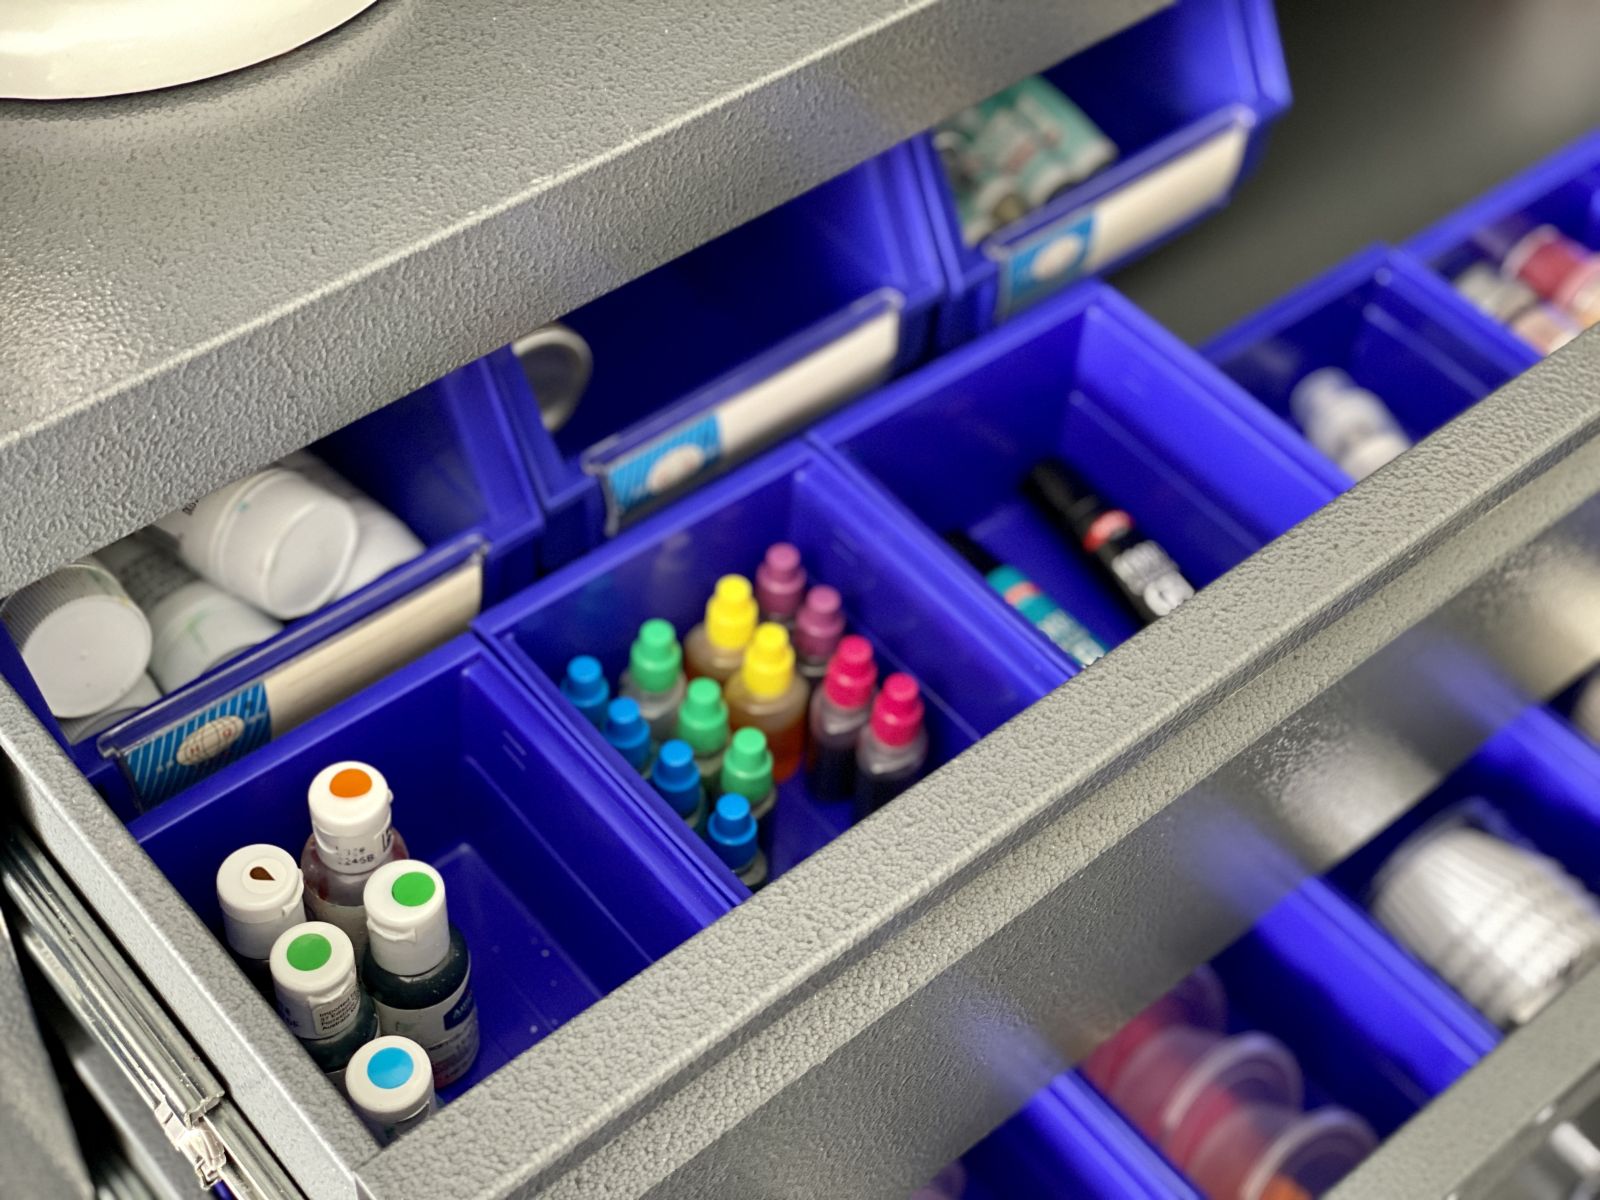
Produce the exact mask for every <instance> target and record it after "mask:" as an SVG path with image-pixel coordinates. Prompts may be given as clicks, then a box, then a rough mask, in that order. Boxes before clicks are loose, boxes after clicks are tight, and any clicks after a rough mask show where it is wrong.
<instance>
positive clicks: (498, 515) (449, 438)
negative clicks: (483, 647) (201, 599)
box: [0, 363, 544, 819]
mask: <svg viewBox="0 0 1600 1200" xmlns="http://www.w3.org/2000/svg"><path fill="white" fill-rule="evenodd" d="M310 449H311V450H313V451H314V452H315V453H316V454H317V455H319V456H320V457H322V458H323V459H324V460H326V461H327V462H328V463H329V464H330V465H331V466H333V467H334V468H335V469H337V470H338V471H339V472H340V473H341V474H344V475H345V476H346V477H347V478H349V479H350V480H351V482H353V483H355V484H356V485H357V486H359V487H361V488H362V489H363V490H364V491H366V492H367V493H368V494H369V495H371V496H372V497H373V498H374V499H376V500H377V501H378V502H379V503H381V504H383V505H384V507H386V508H388V509H389V510H390V511H391V512H393V513H394V514H395V515H396V516H398V517H399V518H400V519H401V520H402V521H404V522H405V523H406V524H407V525H408V526H409V527H410V528H411V530H412V532H414V533H415V534H416V535H417V537H418V538H419V539H420V540H421V541H422V542H423V543H424V544H425V545H426V546H427V550H426V551H425V553H424V554H423V555H422V556H421V557H420V558H418V559H416V560H414V561H413V562H411V563H408V564H406V565H405V566H403V567H400V568H397V569H396V570H394V571H392V572H390V573H389V574H387V575H385V576H384V577H382V578H381V579H378V580H375V581H374V582H372V583H371V584H368V585H367V586H366V587H364V588H362V589H361V590H360V591H358V592H355V593H353V594H352V595H350V596H347V597H345V598H344V599H342V600H339V601H336V602H335V603H333V604H330V605H328V606H327V607H325V608H323V609H321V610H320V611H318V612H315V613H312V614H311V615H309V616H306V617H302V618H300V619H299V620H296V621H292V622H290V623H289V624H288V625H287V627H286V628H285V629H284V631H283V632H282V633H281V634H279V635H278V636H277V637H274V638H272V639H271V640H270V641H267V642H264V643H262V644H261V645H260V646H257V647H255V648H254V649H252V650H250V651H249V652H247V653H246V654H244V655H241V656H239V657H238V658H235V659H232V660H230V661H229V662H228V663H226V664H224V665H222V666H220V667H218V668H217V669H215V670H213V671H211V672H208V673H207V674H206V675H204V676H202V677H201V678H200V679H197V680H195V681H194V682H193V683H191V684H189V685H188V686H186V687H184V688H181V689H179V690H178V691H176V692H173V693H170V694H169V695H167V696H165V697H163V699H162V700H161V702H160V703H159V704H157V705H152V706H151V707H150V708H148V709H146V710H145V711H144V712H143V713H141V714H138V715H136V716H134V717H131V718H129V719H127V720H125V721H123V722H122V723H121V724H120V725H118V726H117V727H115V728H113V729H110V730H107V731H104V732H102V733H101V734H99V735H97V736H96V737H94V738H92V739H86V740H84V741H82V742H80V743H79V744H77V745H76V746H70V747H68V749H69V752H70V754H71V755H72V758H73V761H74V762H75V763H76V764H77V766H78V767H79V769H80V770H82V771H83V772H84V774H85V775H86V776H88V778H89V781H90V782H91V783H92V784H94V786H95V787H96V788H98V789H99V790H100V792H101V793H102V794H103V795H104V796H105V797H106V799H107V800H108V802H109V803H110V804H111V806H112V807H113V809H115V810H116V811H117V812H118V813H119V814H120V815H121V816H122V817H123V818H124V819H127V818H129V817H131V816H132V815H133V813H134V812H136V811H138V810H139V809H140V808H142V807H148V806H150V805H151V804H154V803H157V802H159V801H160V800H162V799H165V797H166V795H168V794H170V790H171V789H173V788H175V787H177V786H179V785H180V784H182V783H185V782H187V781H190V780H192V779H194V778H198V777H199V776H200V775H202V774H204V773H205V772H206V771H208V770H215V769H217V768H218V767H221V766H223V765H225V764H226V763H228V762H230V761H232V760H233V759H235V758H237V757H239V756H240V755H242V754H244V753H246V752H248V751H249V750H250V749H252V748H253V747H255V746H257V745H259V744H260V743H261V742H262V741H264V740H266V739H267V738H268V737H270V735H271V723H272V714H271V712H270V700H269V698H268V694H267V689H264V688H263V687H262V682H261V681H262V679H263V677H264V676H265V675H266V674H267V673H268V672H270V671H272V670H273V669H274V668H276V667H279V666H281V665H283V664H285V663H287V662H289V661H290V660H291V659H293V658H296V657H297V656H299V655H301V654H303V653H305V652H306V651H308V650H311V649H313V648H314V647H317V646H320V645H322V644H324V643H326V642H328V641H329V640H331V639H333V638H335V637H337V636H339V635H340V634H342V633H344V632H345V631H347V630H349V629H350V628H351V627H352V626H354V625H356V624H357V623H359V622H361V621H362V620H364V619H366V618H368V617H370V616H372V615H374V614H375V613H377V612H379V611H381V610H383V609H385V608H387V607H389V606H390V605H392V604H394V603H396V602H397V601H399V600H401V599H403V598H405V597H406V596H408V595H410V594H412V593H413V592H415V591H417V590H418V589H420V588H422V587H424V586H426V585H427V584H430V583H432V582H433V581H435V580H437V579H439V578H440V577H441V576H443V575H445V574H446V573H447V572H449V571H451V570H452V569H454V568H456V567H459V566H460V565H462V564H463V563H466V562H468V561H469V560H472V559H474V558H476V559H477V560H478V561H479V563H480V564H481V569H482V600H483V601H487V602H493V601H495V600H497V599H499V598H500V597H502V596H505V595H508V594H510V593H511V592H513V591H515V590H516V589H517V588H520V587H523V586H525V585H526V584H527V583H528V582H530V581H531V580H532V579H533V577H534V568H535V564H536V559H537V547H538V542H539V538H540V535H541V534H542V532H543V528H544V520H543V517H542V515H541V514H540V511H539V508H538V505H537V503H536V501H535V499H534V494H533V484H532V482H531V480H530V479H529V478H528V476H527V473H526V471H525V470H524V468H523V465H522V462H521V459H520V458H519V456H518V455H517V454H516V453H515V452H514V450H513V449H512V439H511V433H510V428H509V426H508V424H507V421H506V418H505V413H504V411H503V409H502V407H501V405H500V401H499V399H498V397H497V396H496V395H495V394H494V389H493V388H492V387H491V386H490V383H489V377H488V373H487V371H486V369H485V368H484V366H483V365H482V364H481V363H472V364H469V365H468V366H466V367H463V368H461V369H460V370H458V371H454V372H452V373H451V374H449V375H447V376H445V377H444V378H443V379H440V380H438V381H436V382H434V383H432V384H430V385H428V386H427V387H424V388H421V389H419V390H418V391H416V392H413V393H411V394H410V395H408V396H405V397H403V398H401V399H399V400H396V401H395V402H394V403H392V404H390V405H387V406H386V407H384V408H382V409H379V410H378V411H377V412H375V413H372V414H370V415H368V416H366V417H363V418H362V419H360V420H358V421H356V422H354V423H353V424H351V425H348V426H346V427H345V428H344V429H341V430H339V431H338V432H337V433H334V434H331V435H330V436H328V437H326V438H324V439H322V440H321V441H319V442H317V443H315V444H314V445H312V446H311V447H310ZM0 673H3V674H4V675H5V676H6V678H7V680H8V681H9V682H10V683H11V684H12V686H13V687H16V688H17V689H18V691H19V692H20V693H21V695H22V696H23V697H24V699H25V700H27V702H28V703H29V705H30V706H31V707H32V709H33V711H34V712H35V713H36V714H37V715H38V716H39V718H40V720H41V721H43V723H44V724H45V726H46V728H48V729H50V730H51V731H52V732H54V733H55V734H56V736H57V738H58V739H60V740H61V741H62V744H63V745H66V741H65V739H64V737H62V734H61V729H60V723H59V722H58V721H56V719H55V718H53V717H52V716H50V713H49V710H48V708H47V707H46V706H45V704H44V701H43V698H42V697H41V696H40V695H39V692H38V689H37V688H36V687H35V686H34V683H33V680H32V678H31V677H30V676H29V675H28V672H27V670H26V668H25V667H24V666H23V665H22V658H21V655H20V654H19V653H18V651H17V649H16V646H15V645H14V644H13V643H12V642H11V639H10V638H7V637H3V636H0ZM235 713H237V714H243V715H244V717H245V721H246V725H247V730H248V731H247V733H246V735H245V736H242V737H240V738H238V739H237V740H236V741H235V742H233V743H232V744H231V745H230V746H229V748H228V750H227V751H226V752H224V753H220V754H218V755H217V756H216V757H214V758H212V759H209V760H207V761H206V762H204V763H202V764H195V765H193V766H189V767H184V768H182V769H181V770H174V769H172V765H171V763H170V762H166V763H162V762H158V761H156V759H155V758H152V759H151V765H150V771H149V775H148V776H146V775H144V774H143V773H142V772H141V771H136V770H132V769H125V768H124V766H123V765H122V764H123V762H124V761H125V760H126V759H127V758H128V757H129V756H130V753H131V752H132V751H135V750H136V749H137V748H138V747H140V746H141V745H142V744H145V743H152V744H153V742H154V740H155V739H159V738H160V737H161V736H163V735H165V734H167V733H169V732H170V731H172V730H174V729H178V730H182V731H184V732H190V731H193V730H195V729H198V728H200V727H202V726H204V725H206V724H208V723H209V722H211V721H213V720H214V719H215V718H216V717H218V716H221V715H224V714H235ZM172 742H173V744H174V745H176V744H177V742H178V738H177V737H173V738H172Z"/></svg>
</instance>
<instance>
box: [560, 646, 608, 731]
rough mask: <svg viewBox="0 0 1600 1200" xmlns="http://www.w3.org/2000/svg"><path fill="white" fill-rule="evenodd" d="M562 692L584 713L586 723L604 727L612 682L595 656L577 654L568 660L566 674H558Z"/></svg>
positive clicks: (600, 727) (573, 705) (599, 727)
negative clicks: (609, 681) (609, 682)
mask: <svg viewBox="0 0 1600 1200" xmlns="http://www.w3.org/2000/svg"><path fill="white" fill-rule="evenodd" d="M561 694H562V695H563V696H565V697H566V698H567V700H568V701H569V702H570V703H571V704H572V707H573V708H575V709H577V710H578V711H579V712H580V713H582V714H583V717H584V720H586V721H588V722H589V724H591V725H593V726H594V727H595V728H596V729H604V728H605V727H606V705H607V704H609V703H611V685H610V684H608V683H607V682H606V673H605V671H603V670H602V669H601V667H600V660H599V659H598V658H595V657H593V656H592V655H588V654H580V655H578V656H577V657H576V658H574V659H573V660H572V661H571V662H569V663H568V664H567V670H566V673H565V674H564V675H562V677H561Z"/></svg>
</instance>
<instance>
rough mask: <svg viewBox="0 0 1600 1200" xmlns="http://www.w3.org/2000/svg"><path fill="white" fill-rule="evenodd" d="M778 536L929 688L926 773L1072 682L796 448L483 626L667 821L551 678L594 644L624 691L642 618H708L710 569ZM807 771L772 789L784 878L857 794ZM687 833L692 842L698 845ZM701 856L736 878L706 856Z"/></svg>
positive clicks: (932, 557) (889, 657)
mask: <svg viewBox="0 0 1600 1200" xmlns="http://www.w3.org/2000/svg"><path fill="white" fill-rule="evenodd" d="M777 541H790V542H793V543H794V544H795V545H796V546H798V547H799V548H800V552H801V555H802V556H803V559H804V562H805V566H806V570H807V571H808V572H809V575H810V578H811V579H812V580H813V581H814V582H820V583H829V584H832V585H833V586H834V587H836V588H838V589H839V591H840V592H841V593H842V595H843V597H844V608H845V613H846V616H847V617H848V619H849V624H850V628H851V630H853V631H854V632H857V633H861V634H864V635H865V636H866V637H867V638H869V639H870V640H871V641H872V643H873V646H874V648H875V649H876V650H877V653H878V657H879V662H880V666H881V670H882V671H883V672H884V673H887V672H889V671H891V670H904V671H908V672H910V673H911V674H912V675H913V676H915V677H916V679H917V680H918V682H919V683H920V684H921V685H922V687H923V691H924V700H925V703H926V707H927V721H928V729H929V736H930V742H931V753H930V759H929V769H930V770H931V769H932V768H933V767H934V766H936V765H937V764H938V763H941V762H943V761H945V760H946V759H949V758H952V757H954V756H955V755H956V754H958V753H959V752H960V751H962V750H964V749H966V747H967V746H969V745H970V744H971V743H972V742H973V741H975V740H976V739H977V738H979V737H980V736H982V735H983V734H985V733H987V732H989V731H990V730H991V729H993V728H995V727H996V726H997V725H999V724H1000V723H1001V722H1003V721H1005V720H1007V719H1008V718H1010V717H1011V716H1013V715H1015V714H1016V713H1017V712H1019V711H1021V710H1022V709H1023V708H1025V707H1026V706H1027V705H1029V704H1030V703H1032V702H1033V701H1035V700H1037V699H1039V697H1041V696H1043V695H1044V694H1045V693H1047V692H1048V691H1050V690H1051V689H1052V688H1053V687H1055V686H1056V684H1058V683H1060V682H1061V680H1062V679H1064V678H1065V677H1066V672H1065V671H1063V670H1062V668H1061V667H1060V665H1059V664H1058V663H1057V661H1056V660H1055V659H1054V657H1053V656H1052V655H1051V654H1049V653H1048V651H1047V648H1046V647H1045V646H1044V644H1043V643H1042V642H1041V641H1039V640H1038V639H1036V638H1034V637H1032V636H1030V635H1029V634H1028V633H1027V632H1026V631H1025V630H1024V629H1023V628H1022V627H1020V626H1018V625H1016V624H1015V623H1014V622H1012V621H1011V620H1010V619H1009V618H1008V617H1007V616H1006V615H1005V612H1004V609H1003V607H1002V606H1001V605H1000V603H999V601H998V600H997V599H996V598H995V597H994V596H992V595H990V594H989V592H988V591H987V590H986V589H985V587H984V586H983V584H982V583H981V582H980V581H978V580H977V579H976V578H974V577H972V576H971V575H970V573H965V572H962V571H959V570H956V569H954V564H953V563H952V562H951V561H950V560H949V559H948V557H947V556H945V555H944V554H942V553H938V552H933V553H930V545H929V543H928V541H927V537H926V535H925V533H924V532H923V531H922V530H920V529H917V528H916V527H915V525H914V524H913V523H911V522H908V521H906V520H905V518H904V517H903V516H902V515H901V514H899V513H897V512H896V511H894V509H893V508H892V507H891V506H888V505H886V504H884V503H883V502H882V501H881V500H880V499H879V498H878V497H877V495H876V494H875V493H874V491H873V490H872V489H871V488H869V487H865V486H863V485H862V484H861V483H860V482H859V481H858V480H856V479H855V478H853V477H852V476H851V474H850V472H848V471H847V470H846V469H845V468H843V467H841V466H840V465H838V464H836V463H833V462H829V461H826V460H824V459H823V458H821V457H820V456H818V455H817V454H816V453H815V452H813V451H810V450H808V449H806V448H805V447H803V446H798V445H796V446H788V447H785V448H783V449H782V450H778V451H775V452H773V453H771V454H769V455H766V456H764V457H763V458H760V459H758V460H756V461H755V462H752V463H749V464H747V465H746V466H744V467H742V468H741V469H739V470H738V471H735V472H733V473H732V474H730V475H729V476H727V477H726V478H724V479H722V480H719V481H718V482H717V483H715V484H712V485H710V486H709V487H706V488H704V489H702V490H700V491H699V492H697V493H695V494H694V495H693V496H690V497H688V498H687V499H685V500H683V501H680V502H679V503H677V504H675V505H673V506H671V507H670V508H668V509H667V510H666V511H664V512H662V513H659V514H657V515H656V516H654V517H652V518H650V519H649V520H647V521H644V522H641V523H640V524H639V525H638V526H636V527H634V528H632V529H629V530H628V531H626V532H625V533H623V534H622V535H621V536H620V537H617V538H615V539H613V540H612V541H611V542H609V543H608V544H607V545H605V546H603V547H601V548H600V549H598V550H596V551H594V552H593V553H591V554H589V555H586V556H585V557H584V558H583V559H582V560H581V561H579V562H577V563H574V564H572V565H571V566H569V567H567V568H565V569H563V570H561V571H558V572H556V573H555V574H554V575H551V576H549V577H547V578H545V579H542V580H540V581H539V582H538V583H536V584H534V585H533V587H531V588H529V589H528V590H527V591H526V592H524V593H523V594H521V595H518V596H515V597H513V598H511V599H510V600H507V601H505V602H504V603H502V604H500V605H497V606H496V607H494V608H492V609H490V610H489V611H487V612H485V613H484V614H483V615H482V616H481V617H480V618H479V619H478V621H477V625H476V628H477V629H478V631H479V632H480V633H481V634H483V635H484V636H485V637H487V638H489V639H491V640H492V641H493V643H494V644H495V645H496V646H497V648H499V649H500V650H501V652H502V653H503V654H505V656H506V660H507V661H508V662H509V663H510V664H511V665H512V666H513V668H514V669H515V670H517V671H518V672H519V673H520V674H521V675H522V676H523V677H524V678H525V679H526V680H527V682H528V684H529V685H530V686H531V687H532V688H533V689H534V690H535V691H536V692H537V693H538V694H539V695H540V696H541V697H543V698H544V700H545V702H546V703H547V704H548V705H549V707H550V708H551V710H552V712H553V713H554V714H555V716H556V717H557V719H558V720H560V721H561V722H562V723H563V724H564V726H565V727H566V729H567V730H568V731H569V733H570V734H572V735H573V736H576V737H579V738H581V739H583V740H584V741H585V742H586V743H587V744H588V745H589V746H590V747H591V748H592V749H593V750H594V752H595V753H596V755H597V756H598V757H599V758H600V759H601V760H602V761H603V762H604V763H605V764H606V765H607V768H608V770H610V771H611V772H612V773H613V774H615V775H616V776H617V778H618V780H619V781H620V784H621V785H623V786H626V787H627V788H628V789H629V790H631V791H632V792H633V793H634V794H635V795H636V796H637V797H640V798H641V802H642V803H645V804H648V805H649V806H651V807H652V808H653V809H655V810H657V811H659V812H660V813H661V814H663V815H666V814H669V812H670V810H669V809H668V808H667V806H666V804H665V802H664V801H661V800H660V799H659V798H658V797H656V796H655V794H654V792H653V790H652V789H650V787H649V785H648V784H646V783H644V782H643V781H642V780H641V779H640V778H639V777H638V776H637V775H636V774H634V773H633V771H632V770H631V769H630V768H628V767H627V766H626V764H625V763H624V762H623V760H622V758H621V756H620V755H617V754H616V753H615V752H614V751H613V750H612V749H611V748H610V746H608V745H607V744H606V743H605V742H604V740H603V739H602V738H601V737H600V735H599V733H598V732H597V731H596V730H595V729H594V728H593V726H591V725H589V723H588V722H587V721H585V720H584V719H583V718H582V717H581V716H580V715H579V714H578V713H577V712H576V710H574V709H573V708H572V707H571V706H570V705H568V704H567V702H566V700H565V698H564V697H562V696H561V694H560V692H559V691H558V690H557V688H556V681H557V680H559V679H560V678H561V674H562V672H563V670H564V668H565V665H566V663H567V661H568V660H569V659H570V658H571V657H572V656H574V655H576V654H592V655H594V656H595V657H597V658H598V659H599V660H600V662H601V663H602V665H603V666H604V667H605V670H606V674H607V676H608V678H609V679H611V681H612V684H613V687H615V685H616V680H617V679H618V677H619V676H620V675H621V672H622V670H623V668H624V666H625V664H626V661H627V653H628V647H629V644H630V643H631V641H632V639H633V636H634V634H635V632H636V631H637V630H638V628H639V625H640V623H641V622H643V621H644V620H646V619H647V618H650V617H664V618H665V619H667V620H669V621H671V622H672V624H673V625H674V626H675V627H676V628H677V630H678V633H679V636H680V637H682V636H683V635H685V634H687V633H688V631H689V630H690V628H691V627H692V626H694V625H695V624H697V623H698V622H699V621H700V620H701V619H702V616H703V614H704V611H705V602H706V598H707V597H708V596H709V595H710V593H711V589H712V585H713V584H714V583H715V581H716V579H717V578H718V577H719V576H721V575H724V574H727V573H729V572H736V573H741V574H745V575H748V574H749V573H751V572H752V571H754V570H755V567H756V565H757V564H758V563H759V562H760V561H761V557H762V555H763V553H764V552H765V550H766V548H767V546H768V545H770V544H771V543H773V542H777ZM804 774H805V773H804V771H801V773H800V774H799V775H797V776H796V777H795V778H794V779H792V780H790V781H789V782H788V783H786V784H784V785H782V787H781V788H780V791H779V799H778V815H777V817H776V824H775V830H774V834H773V843H772V853H771V866H772V869H773V871H774V873H775V874H781V873H782V872H783V871H785V870H787V869H788V868H789V867H790V866H792V865H793V864H794V863H796V862H798V861H800V859H802V858H804V857H806V856H807V855H808V854H810V853H812V852H813V851H814V850H816V849H817V848H818V847H820V846H821V845H823V844H824V843H826V842H828V841H830V840H832V839H833V838H834V837H836V836H837V835H838V834H839V833H841V832H843V831H844V829H846V828H847V827H848V826H849V824H850V821H851V805H850V803H849V802H848V801H839V802H830V803H822V802H818V801H816V800H814V799H813V797H812V796H811V794H810V792H809V791H808V789H807V787H806V783H805V780H804ZM680 827H681V823H680ZM681 828H682V832H683V837H684V840H685V842H691V843H695V844H698V839H696V838H694V837H693V835H692V834H690V833H689V832H688V830H687V827H681ZM701 849H702V851H704V848H703V847H701ZM701 861H702V862H703V863H704V864H705V865H706V868H707V870H709V871H712V872H713V873H714V874H717V875H718V876H719V877H721V878H723V879H725V880H729V881H731V879H732V876H731V875H729V874H728V872H727V870H726V868H724V867H723V866H722V865H721V864H720V862H718V861H717V860H716V859H715V858H714V857H713V856H712V855H711V854H710V852H709V851H704V852H703V853H702V854H701Z"/></svg>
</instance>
